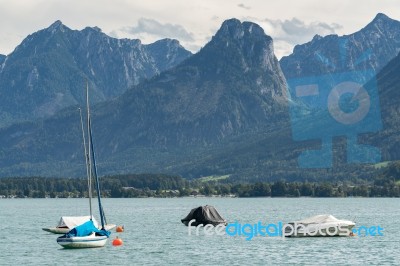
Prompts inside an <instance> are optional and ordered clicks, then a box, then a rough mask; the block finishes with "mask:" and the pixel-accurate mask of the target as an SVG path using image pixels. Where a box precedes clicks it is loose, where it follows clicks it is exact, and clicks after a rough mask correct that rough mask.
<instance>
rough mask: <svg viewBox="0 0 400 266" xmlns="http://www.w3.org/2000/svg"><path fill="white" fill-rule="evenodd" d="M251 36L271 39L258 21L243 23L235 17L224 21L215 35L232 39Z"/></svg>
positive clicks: (218, 37) (217, 37) (219, 37)
mask: <svg viewBox="0 0 400 266" xmlns="http://www.w3.org/2000/svg"><path fill="white" fill-rule="evenodd" d="M249 37H252V38H254V37H261V38H265V37H268V38H269V39H271V38H270V37H269V36H267V35H265V32H264V30H263V29H262V28H261V27H260V26H259V25H257V24H256V23H253V22H247V21H245V22H243V23H242V22H240V20H238V19H235V18H233V19H228V20H226V21H224V22H223V23H222V26H221V28H220V29H219V30H218V32H217V33H216V34H215V36H214V38H216V39H222V38H223V39H226V38H228V39H232V40H243V39H248V38H249ZM271 40H272V39H271Z"/></svg>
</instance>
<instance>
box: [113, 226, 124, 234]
mask: <svg viewBox="0 0 400 266" xmlns="http://www.w3.org/2000/svg"><path fill="white" fill-rule="evenodd" d="M115 231H117V232H118V233H122V232H123V231H124V226H117V228H116V229H115Z"/></svg>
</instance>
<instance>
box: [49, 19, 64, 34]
mask: <svg viewBox="0 0 400 266" xmlns="http://www.w3.org/2000/svg"><path fill="white" fill-rule="evenodd" d="M66 29H68V27H67V26H65V25H64V24H63V23H62V22H61V20H56V21H55V22H54V23H53V24H51V25H50V26H49V27H48V28H47V31H49V32H52V33H54V32H55V31H57V30H60V31H62V32H64V31H65V30H66Z"/></svg>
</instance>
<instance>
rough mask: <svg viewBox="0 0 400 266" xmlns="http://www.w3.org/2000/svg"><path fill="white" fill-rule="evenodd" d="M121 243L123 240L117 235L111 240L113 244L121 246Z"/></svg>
mask: <svg viewBox="0 0 400 266" xmlns="http://www.w3.org/2000/svg"><path fill="white" fill-rule="evenodd" d="M123 243H124V242H122V239H121V238H118V236H117V237H116V238H115V239H114V240H113V242H112V244H113V246H122V244H123Z"/></svg>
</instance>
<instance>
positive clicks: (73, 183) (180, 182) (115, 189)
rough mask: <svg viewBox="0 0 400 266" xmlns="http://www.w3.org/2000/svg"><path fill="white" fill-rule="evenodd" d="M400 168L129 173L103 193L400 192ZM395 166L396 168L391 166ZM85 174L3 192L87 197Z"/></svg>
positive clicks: (110, 180)
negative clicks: (311, 175)
mask: <svg viewBox="0 0 400 266" xmlns="http://www.w3.org/2000/svg"><path fill="white" fill-rule="evenodd" d="M399 169H400V167H399V168H397V167H396V168H394V170H393V169H392V171H391V173H390V174H388V173H387V172H386V174H383V175H380V176H378V177H376V178H374V180H372V181H368V182H367V181H364V182H359V183H352V182H347V181H346V182H345V181H334V182H330V181H327V180H325V181H322V182H308V181H301V182H286V181H285V180H278V181H274V182H256V183H252V182H247V183H243V182H240V183H237V182H232V181H229V179H222V180H219V179H217V180H212V179H211V180H209V179H207V181H206V180H205V179H201V178H200V179H191V180H188V179H185V178H182V177H180V176H173V175H163V174H128V175H115V176H104V177H102V178H101V181H100V182H101V184H100V185H101V190H102V197H110V198H137V197H187V196H193V197H200V196H223V197H400V180H399V175H398V173H400V171H398V170H399ZM389 172H390V171H389ZM87 196H88V183H87V179H85V178H50V177H13V178H0V198H83V197H87Z"/></svg>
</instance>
